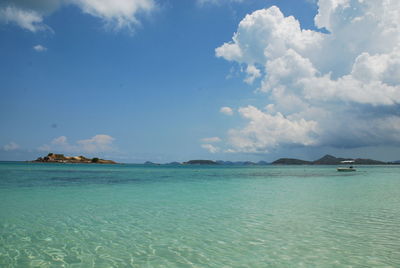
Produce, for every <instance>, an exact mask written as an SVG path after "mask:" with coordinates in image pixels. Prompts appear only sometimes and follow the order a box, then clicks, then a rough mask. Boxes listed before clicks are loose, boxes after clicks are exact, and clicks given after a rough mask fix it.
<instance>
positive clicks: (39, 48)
mask: <svg viewBox="0 0 400 268" xmlns="http://www.w3.org/2000/svg"><path fill="white" fill-rule="evenodd" d="M33 49H34V50H36V51H37V52H44V51H46V50H47V47H44V46H42V45H36V46H34V47H33Z"/></svg>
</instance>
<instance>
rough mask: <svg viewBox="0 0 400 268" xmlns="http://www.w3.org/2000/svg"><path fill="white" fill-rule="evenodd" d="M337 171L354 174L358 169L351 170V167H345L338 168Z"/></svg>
mask: <svg viewBox="0 0 400 268" xmlns="http://www.w3.org/2000/svg"><path fill="white" fill-rule="evenodd" d="M337 171H340V172H352V171H356V169H355V168H350V167H348V168H347V167H343V168H337Z"/></svg>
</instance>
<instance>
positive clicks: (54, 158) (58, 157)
mask: <svg viewBox="0 0 400 268" xmlns="http://www.w3.org/2000/svg"><path fill="white" fill-rule="evenodd" d="M32 162H41V163H85V164H117V163H116V162H115V161H112V160H105V159H101V158H97V157H94V158H87V157H85V156H82V155H81V156H65V155H63V154H53V153H49V154H48V155H47V156H44V157H39V158H38V159H36V160H34V161H32Z"/></svg>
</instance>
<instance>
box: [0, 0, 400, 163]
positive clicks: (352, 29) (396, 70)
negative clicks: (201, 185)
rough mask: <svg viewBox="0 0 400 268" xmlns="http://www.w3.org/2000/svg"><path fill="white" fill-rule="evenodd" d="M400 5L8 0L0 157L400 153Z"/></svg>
mask: <svg viewBox="0 0 400 268" xmlns="http://www.w3.org/2000/svg"><path fill="white" fill-rule="evenodd" d="M399 104H400V2H399V1H398V0H275V1H273V0H185V1H181V0H164V1H160V0H118V1H117V0H115V1H107V0H35V1H34V0H3V1H1V3H0V160H32V159H35V158H37V157H39V156H43V155H47V153H49V152H53V153H64V154H66V155H85V156H88V157H95V156H96V157H101V158H106V159H113V160H116V161H119V162H126V163H142V162H144V161H153V162H159V163H166V162H171V161H179V162H181V161H187V160H190V159H212V160H221V159H222V160H232V161H239V160H249V161H259V160H265V161H273V160H275V159H277V158H280V157H294V158H302V159H306V160H314V159H317V158H320V157H322V156H323V155H325V154H333V155H335V156H338V157H339V156H340V157H361V158H374V159H378V160H385V161H392V160H399V159H400V105H399Z"/></svg>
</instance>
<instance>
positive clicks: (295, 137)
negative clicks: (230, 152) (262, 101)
mask: <svg viewBox="0 0 400 268" xmlns="http://www.w3.org/2000/svg"><path fill="white" fill-rule="evenodd" d="M239 113H240V115H241V116H243V117H244V118H246V119H247V120H249V124H248V125H247V126H246V127H245V128H243V129H231V130H230V131H229V139H230V143H231V145H232V146H233V147H234V148H235V150H236V151H241V152H258V151H262V152H266V151H268V150H269V149H270V148H275V147H278V146H281V145H291V144H301V145H312V144H315V143H316V139H315V136H316V134H317V133H318V128H317V123H316V122H315V121H311V120H310V121H306V120H304V119H296V118H291V117H288V118H286V117H285V116H283V115H282V114H281V113H277V114H275V115H272V114H269V113H267V112H263V111H261V110H259V109H257V108H256V107H254V106H248V107H244V108H240V109H239Z"/></svg>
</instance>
